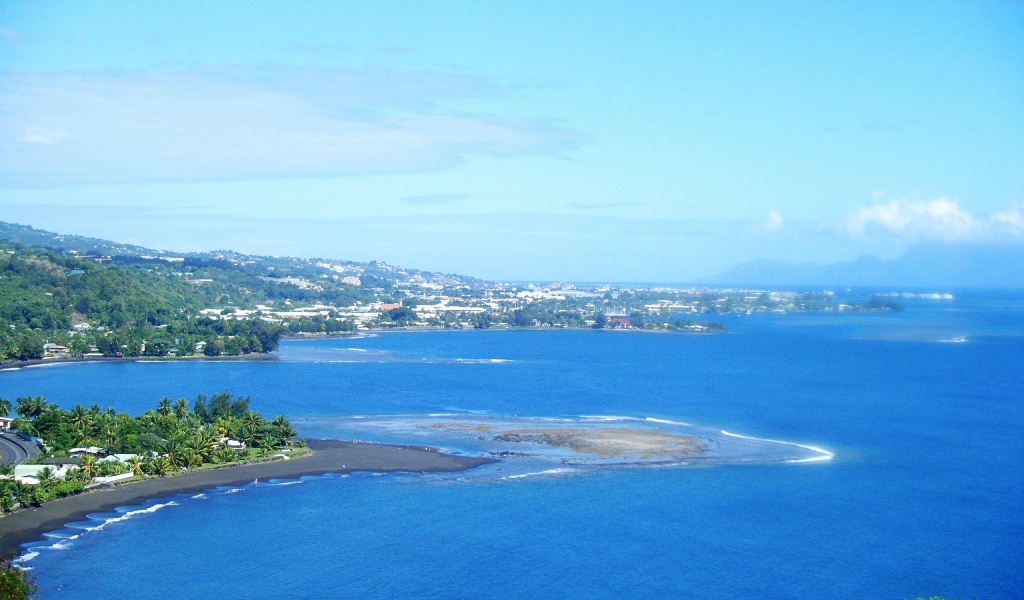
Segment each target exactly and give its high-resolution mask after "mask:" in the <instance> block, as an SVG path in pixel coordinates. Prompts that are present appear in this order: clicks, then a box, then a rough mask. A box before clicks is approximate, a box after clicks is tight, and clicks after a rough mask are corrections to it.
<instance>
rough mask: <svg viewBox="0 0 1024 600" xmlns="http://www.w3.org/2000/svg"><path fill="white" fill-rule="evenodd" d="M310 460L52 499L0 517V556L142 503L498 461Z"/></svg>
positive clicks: (386, 452)
mask: <svg viewBox="0 0 1024 600" xmlns="http://www.w3.org/2000/svg"><path fill="white" fill-rule="evenodd" d="M309 447H310V449H311V450H312V451H313V452H312V453H311V454H310V455H308V456H304V457H298V458H295V459H292V460H275V461H271V462H257V463H245V464H240V465H237V466H229V467H223V468H217V469H203V470H198V471H188V472H185V473H181V474H180V475H175V476H172V477H153V478H149V479H143V480H140V481H133V482H129V483H125V484H121V485H115V486H113V487H110V488H97V489H93V490H91V491H88V492H85V493H82V494H78V495H75V496H69V497H67V498H61V499H58V500H52V501H50V502H47V503H45V504H43V505H42V506H39V507H37V508H27V509H22V510H19V511H16V512H13V513H11V514H8V515H6V516H3V517H0V555H10V554H12V553H17V554H20V553H21V552H22V551H23V550H24V549H23V548H22V545H23V544H26V543H31V542H36V541H39V542H42V541H43V540H44V534H46V533H49V532H52V531H59V530H61V529H64V528H65V527H66V526H67V524H68V523H74V522H76V521H84V520H86V519H87V518H88V515H90V514H92V513H97V512H109V511H113V510H114V509H115V508H117V507H119V506H127V505H133V504H140V503H142V502H144V501H146V500H151V499H153V498H162V497H167V496H174V495H177V494H184V493H194V492H200V491H203V490H208V489H211V488H215V487H218V486H232V485H245V484H248V483H252V482H253V481H254V480H257V479H263V480H268V479H298V478H299V477H302V476H306V475H323V474H325V473H351V472H353V471H374V472H412V473H447V472H456V471H465V470H468V469H474V468H476V467H479V466H482V465H485V464H490V463H495V462H498V461H497V460H495V459H493V458H483V457H468V456H456V455H453V454H446V453H444V452H441V451H440V450H437V449H435V448H424V447H422V446H397V445H389V444H374V443H364V442H346V441H340V440H309Z"/></svg>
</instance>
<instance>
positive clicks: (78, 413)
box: [70, 404, 92, 431]
mask: <svg viewBox="0 0 1024 600" xmlns="http://www.w3.org/2000/svg"><path fill="white" fill-rule="evenodd" d="M70 415H71V424H72V425H74V426H75V427H77V428H79V429H80V430H82V431H88V428H89V425H91V424H92V414H91V413H89V411H88V410H86V408H85V407H84V406H82V405H81V404H78V405H76V406H75V407H74V408H73V409H71V413H70Z"/></svg>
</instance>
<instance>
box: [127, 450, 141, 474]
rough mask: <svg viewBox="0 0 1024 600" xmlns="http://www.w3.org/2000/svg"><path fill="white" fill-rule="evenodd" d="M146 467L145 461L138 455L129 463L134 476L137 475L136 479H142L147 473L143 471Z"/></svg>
mask: <svg viewBox="0 0 1024 600" xmlns="http://www.w3.org/2000/svg"><path fill="white" fill-rule="evenodd" d="M144 465H145V461H144V460H143V458H142V457H141V456H138V455H135V456H133V457H132V459H131V460H130V461H128V468H129V469H131V471H132V474H133V475H135V476H136V477H142V475H143V474H144V472H145V471H144V470H143V467H144Z"/></svg>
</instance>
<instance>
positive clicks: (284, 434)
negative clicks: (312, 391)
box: [271, 415, 299, 440]
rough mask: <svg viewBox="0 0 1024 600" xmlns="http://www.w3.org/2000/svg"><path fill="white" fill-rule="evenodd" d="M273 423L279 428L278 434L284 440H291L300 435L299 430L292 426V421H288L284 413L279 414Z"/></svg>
mask: <svg viewBox="0 0 1024 600" xmlns="http://www.w3.org/2000/svg"><path fill="white" fill-rule="evenodd" d="M271 425H273V426H274V428H275V429H276V430H277V435H278V436H279V437H280V438H282V439H284V440H291V439H292V438H294V437H295V436H297V435H299V432H298V431H296V430H295V428H294V427H292V424H291V422H289V421H288V419H287V417H285V416H284V415H277V416H276V417H274V421H273V423H271Z"/></svg>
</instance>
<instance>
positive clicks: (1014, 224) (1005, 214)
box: [992, 205, 1024, 236]
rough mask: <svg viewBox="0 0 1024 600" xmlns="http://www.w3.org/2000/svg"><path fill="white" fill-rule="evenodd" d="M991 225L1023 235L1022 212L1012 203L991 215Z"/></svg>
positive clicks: (1023, 219)
mask: <svg viewBox="0 0 1024 600" xmlns="http://www.w3.org/2000/svg"><path fill="white" fill-rule="evenodd" d="M992 223H993V225H994V226H995V227H996V228H997V229H999V230H1002V231H1003V232H1005V233H1009V234H1010V235H1015V236H1016V235H1024V214H1022V213H1021V210H1020V207H1018V206H1016V205H1014V206H1010V207H1009V208H1007V209H1006V210H1003V211H1000V212H997V213H996V214H994V215H992Z"/></svg>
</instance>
